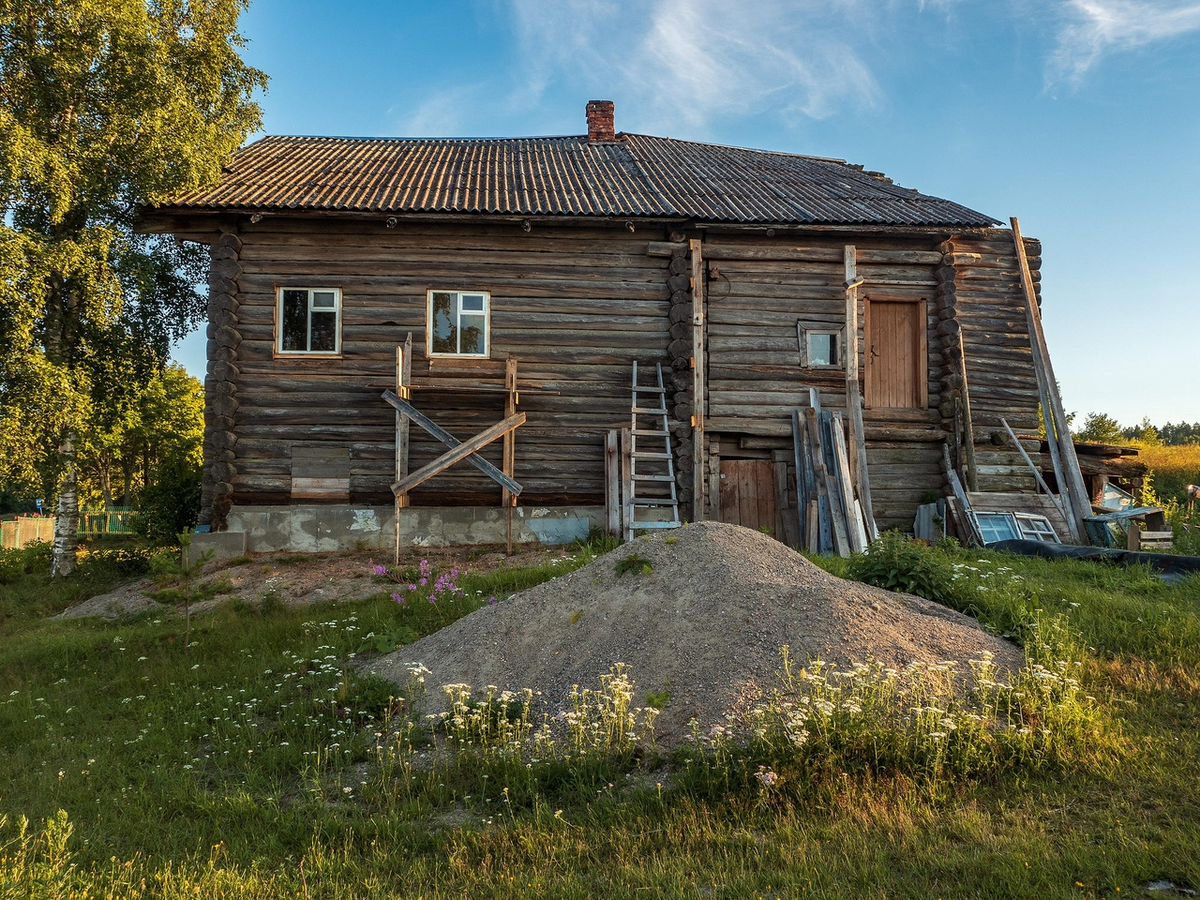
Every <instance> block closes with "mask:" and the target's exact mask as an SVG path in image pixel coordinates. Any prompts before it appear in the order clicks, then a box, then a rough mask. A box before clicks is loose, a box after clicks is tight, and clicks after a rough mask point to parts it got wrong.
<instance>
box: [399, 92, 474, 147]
mask: <svg viewBox="0 0 1200 900" xmlns="http://www.w3.org/2000/svg"><path fill="white" fill-rule="evenodd" d="M483 94H484V90H483V88H482V87H481V86H480V85H458V86H456V87H450V88H445V89H443V90H439V91H434V92H433V93H430V94H428V95H427V96H426V97H425V99H424V100H423V101H422V102H421V103H420V105H418V106H417V108H416V109H413V110H411V111H408V110H406V113H407V114H406V115H404V116H403V117H400V118H399V119H398V120H397V122H396V125H397V130H396V133H397V134H403V135H405V136H411V137H451V136H454V135H458V134H461V133H462V130H463V128H464V127H469V126H470V124H471V116H470V112H471V110H472V109H473V108H474V103H475V102H481V100H482V96H483ZM397 109H398V107H393V108H392V109H390V110H388V114H389V115H394V114H395V112H396V111H397Z"/></svg>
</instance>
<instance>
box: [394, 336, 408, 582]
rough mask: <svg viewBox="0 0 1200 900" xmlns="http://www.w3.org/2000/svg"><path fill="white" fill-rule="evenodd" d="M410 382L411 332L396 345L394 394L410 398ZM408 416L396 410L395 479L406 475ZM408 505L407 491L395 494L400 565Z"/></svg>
mask: <svg viewBox="0 0 1200 900" xmlns="http://www.w3.org/2000/svg"><path fill="white" fill-rule="evenodd" d="M411 383H412V332H411V331H410V332H409V333H408V337H406V338H405V339H404V345H403V346H398V347H396V396H397V397H399V398H400V399H401V400H410V399H412V391H410V390H409V385H410V384H411ZM408 423H409V418H408V415H407V414H405V413H404V411H403V410H401V409H398V408H397V410H396V480H397V481H403V480H404V479H405V477H406V476H407V475H408V446H409V442H408V438H409V435H408V431H409V425H408ZM406 506H408V492H407V491H405V492H404V493H403V494H397V495H396V553H395V557H394V560H393V563H394V564H395V565H397V566H398V565H400V510H402V509H404V508H405V507H406Z"/></svg>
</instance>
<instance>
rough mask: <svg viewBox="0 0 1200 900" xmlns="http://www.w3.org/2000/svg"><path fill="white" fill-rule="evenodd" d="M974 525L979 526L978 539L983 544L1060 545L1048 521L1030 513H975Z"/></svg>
mask: <svg viewBox="0 0 1200 900" xmlns="http://www.w3.org/2000/svg"><path fill="white" fill-rule="evenodd" d="M975 523H976V524H977V525H978V526H979V537H980V539H981V540H982V541H983V542H984V544H993V543H995V542H996V541H1015V540H1025V541H1041V542H1042V543H1043V544H1059V543H1062V542H1061V541H1060V540H1059V539H1058V535H1057V534H1056V533H1055V531H1054V526H1053V525H1051V524H1050V520H1049V519H1047V518H1046V517H1045V516H1039V515H1035V514H1032V513H1007V512H977V513H975Z"/></svg>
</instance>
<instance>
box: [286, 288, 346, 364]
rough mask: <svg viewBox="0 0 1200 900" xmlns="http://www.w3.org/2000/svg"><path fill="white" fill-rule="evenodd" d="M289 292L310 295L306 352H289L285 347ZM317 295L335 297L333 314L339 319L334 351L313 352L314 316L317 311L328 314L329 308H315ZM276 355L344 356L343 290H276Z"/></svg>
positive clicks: (307, 307) (336, 325)
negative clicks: (284, 304) (286, 307)
mask: <svg viewBox="0 0 1200 900" xmlns="http://www.w3.org/2000/svg"><path fill="white" fill-rule="evenodd" d="M287 291H305V292H307V294H308V303H307V306H306V314H305V325H304V328H305V332H304V343H305V345H306V348H305V349H304V350H287V349H284V346H283V329H284V318H283V295H284V294H285V293H286V292H287ZM317 294H332V295H333V312H334V313H335V315H336V317H337V321H336V324H335V325H334V333H333V349H332V350H311V349H308V348H310V347H311V346H312V314H313V310H314V309H316V310H317V311H318V312H322V313H328V312H329V311H330V310H329V309H328V307H319V306H316V307H315V306H314V298H315V296H316V295H317ZM275 353H276V355H278V356H341V354H342V289H341V288H333V287H292V286H279V287H277V288H276V289H275Z"/></svg>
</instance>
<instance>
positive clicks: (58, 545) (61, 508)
mask: <svg viewBox="0 0 1200 900" xmlns="http://www.w3.org/2000/svg"><path fill="white" fill-rule="evenodd" d="M60 452H61V454H62V460H63V475H62V481H61V482H60V483H59V490H58V519H57V521H56V522H55V523H54V555H53V559H52V561H51V564H50V575H51V577H52V578H66V577H67V576H68V575H70V574H71V573H72V572H74V571H75V562H76V554H77V552H78V550H79V495H78V494H77V493H76V485H75V434H74V432H69V433H68V434H67V437H66V440H64V441H63V445H62V448H61V450H60Z"/></svg>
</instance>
